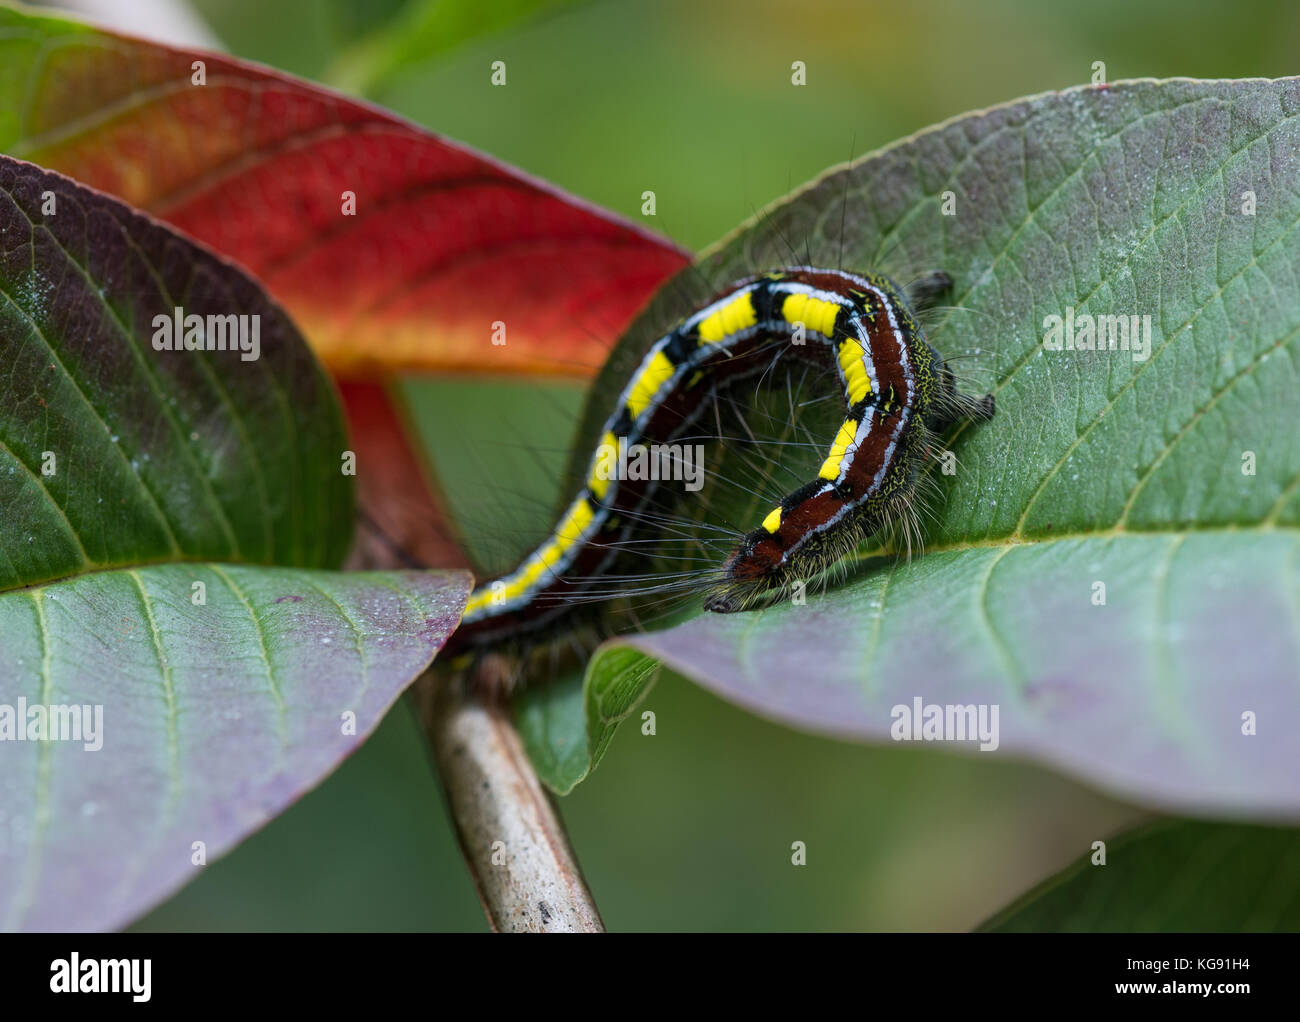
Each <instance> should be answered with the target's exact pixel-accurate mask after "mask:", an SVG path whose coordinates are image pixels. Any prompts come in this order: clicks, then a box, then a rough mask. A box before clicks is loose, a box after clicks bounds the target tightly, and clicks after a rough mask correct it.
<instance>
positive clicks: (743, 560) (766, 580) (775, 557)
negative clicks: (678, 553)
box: [704, 529, 789, 614]
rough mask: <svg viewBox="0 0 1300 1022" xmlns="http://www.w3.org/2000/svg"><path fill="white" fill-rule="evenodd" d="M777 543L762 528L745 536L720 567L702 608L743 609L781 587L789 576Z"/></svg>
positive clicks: (719, 611)
mask: <svg viewBox="0 0 1300 1022" xmlns="http://www.w3.org/2000/svg"><path fill="white" fill-rule="evenodd" d="M785 561H786V559H785V551H784V549H783V548H782V546H781V543H780V541H779V540H778V539H777V537H776V536H774V535H772V533H770V532H768V531H767V530H766V529H755V530H754V531H753V532H750V533H747V534H746V535H745V537H744V538H743V539H742V540H741V541H740V542H739V543H738V544H737V545H736V548H735V549H734V550H733V551H732V552H731V554H730V556H728V557H727V560H726V562H725V563H724V564H723V565H722V578H721V580H720V581H718V582H717V583H716V584H715V585H714V586H713V587H712V589H711V590H710V593H709V596H708V598H707V599H706V600H705V601H704V609H705V610H709V611H713V612H714V613H715V614H731V613H734V612H736V611H739V610H747V609H749V608H750V607H753V606H754V605H755V604H757V603H760V602H762V601H763V600H764V599H765V597H768V596H770V595H771V594H772V592H773V590H775V589H779V588H781V587H783V586H784V585H785V580H786V576H787V575H788V574H789V570H788V567H787V565H786V563H785Z"/></svg>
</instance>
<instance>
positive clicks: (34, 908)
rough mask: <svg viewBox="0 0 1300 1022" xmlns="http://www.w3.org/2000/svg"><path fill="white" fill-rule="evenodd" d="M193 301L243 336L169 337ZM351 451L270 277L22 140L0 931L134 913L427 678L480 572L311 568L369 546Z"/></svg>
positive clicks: (11, 177) (0, 375)
mask: <svg viewBox="0 0 1300 1022" xmlns="http://www.w3.org/2000/svg"><path fill="white" fill-rule="evenodd" d="M178 309H179V310H180V315H181V317H182V324H183V326H184V330H183V331H182V333H181V335H179V336H180V338H181V339H182V340H183V339H184V338H185V337H189V336H190V334H189V329H190V325H191V322H190V318H191V317H198V321H197V323H196V324H195V327H194V330H195V332H194V334H193V339H194V340H199V339H200V330H199V328H200V326H201V328H202V338H203V339H207V340H212V341H215V340H216V339H217V336H218V329H219V328H224V329H226V330H227V332H226V333H225V334H223V335H222V336H223V337H224V339H225V340H226V343H225V344H223V345H222V346H220V347H215V348H214V350H206V348H207V345H206V343H205V344H204V345H201V346H198V347H194V346H191V348H188V349H187V348H185V347H184V344H183V343H182V344H181V345H180V347H179V348H176V347H169V346H168V345H166V344H164V343H162V342H163V341H164V340H166V336H165V334H164V333H162V332H160V331H161V330H162V327H161V325H159V323H158V318H159V317H161V319H162V321H163V323H168V322H174V317H175V316H176V314H177V310H178ZM227 316H229V317H234V320H233V323H234V324H235V325H236V326H242V329H241V332H240V333H239V339H240V342H241V343H240V344H239V345H237V346H235V345H232V344H231V343H230V341H231V339H232V337H233V336H234V334H233V333H231V332H229V331H230V329H231V323H232V321H228V320H225V319H224V317H227ZM212 317H223V318H222V319H221V320H219V321H218V320H215V319H213V318H212ZM240 317H245V319H244V321H243V323H242V324H241V323H240ZM177 336H178V335H175V334H173V337H172V339H173V340H175V339H177ZM254 337H256V339H257V341H256V344H254V342H253V338H254ZM347 451H348V441H347V436H346V434H345V432H344V428H343V423H342V418H341V415H340V411H339V405H338V401H337V399H336V397H335V394H334V390H333V387H332V385H331V384H330V382H329V380H328V379H327V378H326V377H325V375H324V374H323V372H322V371H321V368H320V366H319V365H318V364H317V362H316V360H315V359H314V358H313V356H312V355H311V352H310V351H309V350H308V348H307V346H306V343H305V342H304V341H303V339H302V337H301V335H300V334H299V333H298V331H297V329H296V328H295V327H294V326H293V324H292V323H291V322H290V320H289V319H288V317H287V316H286V315H285V314H284V312H283V311H282V310H281V309H280V308H279V307H278V306H277V305H275V304H274V303H273V302H272V301H271V300H270V299H269V298H268V297H267V296H266V294H265V293H264V292H263V291H262V289H261V288H260V286H259V285H258V284H257V283H256V282H255V281H253V280H252V279H251V278H249V277H248V276H247V275H246V274H245V273H244V272H243V271H242V270H240V269H238V268H237V267H235V266H234V265H233V264H230V263H227V262H224V261H222V260H220V259H218V258H217V257H215V256H213V255H212V254H211V253H209V252H208V251H206V250H204V249H201V248H199V247H198V246H197V245H196V244H195V243H193V242H191V241H189V240H188V239H186V238H184V237H182V236H181V235H179V234H176V233H174V232H173V231H172V230H170V229H169V228H167V227H165V226H163V225H161V224H159V223H157V222H156V221H153V220H150V219H148V218H147V217H145V216H143V215H142V214H140V213H137V212H136V211H134V210H132V209H130V208H129V207H127V206H124V205H123V204H121V203H120V202H118V201H116V200H115V199H112V198H109V197H108V196H106V195H103V194H102V193H99V192H93V191H91V190H89V189H86V188H83V187H81V186H79V185H77V184H76V183H74V182H72V181H69V180H68V179H67V178H63V177H60V176H59V175H57V174H52V173H49V172H47V171H44V170H41V169H40V168H39V167H35V166H33V165H31V164H27V163H21V162H19V161H16V160H12V159H9V158H7V157H0V509H3V517H2V518H0V817H2V818H3V819H4V822H5V825H4V826H3V827H0V927H3V928H6V929H11V928H23V929H51V930H63V931H71V930H86V929H103V928H108V927H115V926H119V925H121V924H123V923H125V922H127V921H129V920H130V919H131V918H132V917H133V916H135V915H137V914H138V913H139V912H141V911H143V910H144V909H145V908H148V907H149V906H150V905H152V904H154V903H155V902H156V901H158V900H159V899H160V898H162V897H164V896H165V895H166V894H168V893H169V892H170V891H171V890H173V889H174V888H176V887H177V886H179V885H180V884H181V883H183V882H184V881H185V880H186V879H188V878H189V877H192V876H194V875H195V873H196V871H197V869H198V868H200V867H201V866H203V865H205V864H206V863H207V862H210V861H212V860H213V859H215V858H216V857H217V856H219V855H220V854H221V853H222V852H224V851H226V850H227V849H228V848H230V847H231V846H232V845H234V844H235V843H236V842H238V841H239V840H240V839H241V838H243V837H244V836H246V835H247V834H248V833H249V832H251V831H252V830H254V829H256V828H257V827H259V826H260V825H261V824H263V823H264V822H265V821H266V820H268V819H270V818H271V817H272V816H274V815H275V814H276V813H278V812H280V811H281V810H282V809H284V808H285V807H286V806H288V805H289V804H290V803H291V802H293V801H294V800H295V799H297V798H298V797H300V796H301V795H302V794H303V793H304V792H305V791H307V790H309V789H310V788H312V787H314V786H315V785H316V784H318V783H319V782H320V781H321V780H322V779H323V778H324V777H325V776H326V775H327V774H328V773H329V772H330V771H331V770H332V769H333V768H334V767H335V766H336V765H337V764H338V763H339V762H340V760H341V759H342V758H343V757H345V756H346V755H347V754H348V753H349V752H351V751H352V750H353V749H354V748H356V746H357V745H358V744H359V743H360V742H361V741H362V740H363V739H364V738H365V736H367V735H368V734H369V733H370V732H371V731H372V730H373V729H374V727H375V726H376V725H377V724H378V722H379V720H380V719H381V718H382V716H383V714H384V712H385V711H386V710H387V709H388V707H389V706H390V705H391V704H392V703H393V701H394V700H395V699H396V698H397V696H398V695H399V694H400V693H401V692H402V691H403V689H405V688H406V686H407V685H409V684H410V683H411V681H413V680H414V679H415V678H416V677H417V676H418V675H419V674H420V673H421V672H422V671H423V670H424V669H425V668H426V667H428V665H429V663H430V661H431V660H432V659H433V656H434V654H435V653H436V652H437V650H438V649H439V648H440V647H441V646H442V644H443V642H444V641H445V640H446V638H447V636H448V635H449V634H450V632H451V630H452V629H453V628H454V627H455V626H456V624H457V623H458V622H459V619H460V613H461V611H462V609H463V608H464V603H465V598H466V595H467V593H468V589H469V578H468V576H467V575H466V574H464V573H446V574H440V573H423V574H417V573H404V572H399V573H388V574H372V573H361V574H346V575H344V574H336V573H330V572H325V571H319V570H308V569H312V568H320V567H330V566H336V565H337V564H338V563H339V562H340V561H341V560H342V558H343V556H344V554H345V553H346V551H347V549H348V546H349V544H350V542H351V534H352V514H353V494H352V479H353V476H352V475H351V474H345V468H346V466H347V460H346V454H347ZM218 561H225V562H245V563H243V564H240V563H226V564H220V563H214V562H218ZM164 562H189V563H164ZM200 562H203V563H200ZM270 565H277V566H275V567H272V566H270Z"/></svg>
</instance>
